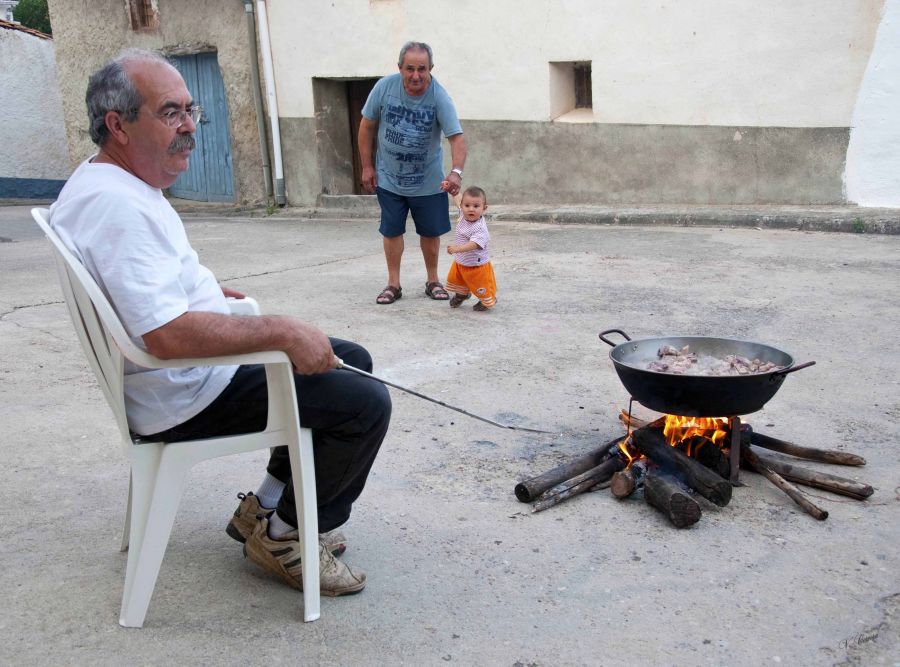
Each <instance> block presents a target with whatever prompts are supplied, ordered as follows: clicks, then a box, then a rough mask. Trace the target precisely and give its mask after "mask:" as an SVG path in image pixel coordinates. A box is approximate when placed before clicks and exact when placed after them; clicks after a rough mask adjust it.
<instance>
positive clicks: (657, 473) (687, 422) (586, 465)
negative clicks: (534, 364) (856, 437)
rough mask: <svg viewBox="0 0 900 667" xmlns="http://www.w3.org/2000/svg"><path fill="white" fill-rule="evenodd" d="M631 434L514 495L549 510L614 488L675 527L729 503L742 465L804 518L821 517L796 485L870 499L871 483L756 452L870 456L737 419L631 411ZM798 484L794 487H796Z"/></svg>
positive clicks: (857, 461) (626, 419)
mask: <svg viewBox="0 0 900 667" xmlns="http://www.w3.org/2000/svg"><path fill="white" fill-rule="evenodd" d="M619 418H620V420H621V421H622V422H623V424H624V425H625V427H626V429H627V433H626V435H625V436H623V437H619V438H616V439H614V440H612V441H610V442H608V443H606V444H604V445H603V446H602V447H600V448H599V449H597V450H594V451H592V452H589V453H588V454H586V455H584V456H582V457H578V458H577V459H575V460H573V461H570V462H569V463H566V464H564V465H562V466H558V467H557V468H554V469H553V470H550V471H548V472H546V473H544V474H543V475H539V476H538V477H534V478H531V479H529V480H525V481H524V482H520V483H519V484H518V485H516V497H517V498H518V499H519V500H520V501H522V502H532V501H534V502H535V504H534V507H533V510H532V511H535V512H538V511H541V510H543V509H546V508H548V507H552V506H553V505H556V504H558V503H560V502H562V501H564V500H566V499H568V498H571V497H572V496H575V495H578V494H580V493H584V492H585V491H593V490H597V489H602V488H610V490H611V492H612V494H613V496H615V497H616V498H618V499H620V500H624V499H627V498H630V497H632V496H634V497H639V496H643V498H644V499H645V501H646V502H647V503H648V504H650V505H651V506H653V507H655V508H656V509H658V510H659V511H660V512H662V513H663V514H664V515H665V516H666V517H667V518H668V519H669V521H670V522H671V523H672V525H674V526H676V527H679V528H684V527H687V526H691V525H693V524H694V523H696V522H697V521H699V520H700V517H701V516H702V513H703V511H702V508H703V506H704V504H706V503H712V504H714V505H717V506H719V507H725V506H726V505H728V503H729V502H730V501H731V497H732V488H733V487H734V486H743V484H740V482H739V481H738V471H739V468H745V469H747V470H751V471H753V472H757V473H760V474H761V475H763V476H764V477H766V478H767V479H768V480H769V481H770V482H772V483H773V484H774V485H775V486H776V487H778V488H779V489H781V490H782V491H784V493H785V494H787V495H788V496H789V497H790V498H791V499H792V500H793V501H794V502H796V503H797V504H798V505H799V506H800V507H801V508H802V509H803V510H804V511H805V512H806V513H807V514H809V515H810V516H813V517H815V518H817V519H820V520H824V519H825V518H827V517H828V512H826V511H825V510H823V509H822V508H820V507H818V506H817V505H815V504H814V503H813V502H812V501H810V500H809V498H807V497H806V496H805V495H804V494H803V493H802V492H801V491H800V490H799V489H797V487H796V486H794V484H793V483H798V484H803V485H806V486H811V487H815V488H818V489H824V490H826V491H830V492H832V493H836V494H840V495H844V496H848V497H851V498H855V499H856V500H865V499H866V498H868V497H869V496H870V495H872V493H873V489H872V487H871V486H868V485H866V484H862V483H860V482H857V481H855V480H851V479H847V478H844V477H838V476H836V475H832V474H830V473H824V472H818V471H814V470H810V469H808V468H803V467H800V466H797V465H796V464H794V463H792V462H790V460H788V459H785V458H775V457H772V456H770V455H767V454H763V453H759V452H758V451H757V448H763V449H768V450H772V451H776V452H779V453H781V454H787V455H790V456H793V457H797V458H801V459H806V460H809V461H820V462H827V463H835V464H839V465H852V466H860V465H864V464H865V459H863V458H862V457H860V456H856V455H855V454H850V453H847V452H841V451H836V450H822V449H815V448H810V447H803V446H800V445H796V444H794V443H790V442H786V441H784V440H779V439H777V438H773V437H770V436H766V435H764V434H761V433H756V432H754V431H753V429H752V428H751V427H750V425H749V424H742V423H741V420H740V418H739V417H730V418H726V417H690V416H678V415H665V416H663V417H660V418H659V419H657V420H655V421H652V422H646V421H644V420H641V419H639V418H637V417H635V416H633V415H632V414H631V412H630V410H629V411H627V412H626V411H625V410H622V412H621V413H620V415H619ZM792 482H793V483H792Z"/></svg>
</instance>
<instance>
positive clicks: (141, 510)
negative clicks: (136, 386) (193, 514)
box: [31, 208, 319, 628]
mask: <svg viewBox="0 0 900 667" xmlns="http://www.w3.org/2000/svg"><path fill="white" fill-rule="evenodd" d="M49 213H50V211H49V209H46V208H35V209H32V210H31V214H32V216H33V217H34V219H35V220H36V221H37V223H38V225H39V226H40V227H41V229H42V230H43V231H44V234H46V235H47V238H48V239H49V240H50V243H51V246H52V247H53V250H54V257H55V259H56V268H57V272H58V274H59V280H60V284H61V286H62V291H63V295H64V297H65V300H66V305H67V306H68V308H69V314H70V315H71V316H72V322H73V324H74V325H75V330H76V332H77V334H78V340H79V341H80V342H81V346H82V348H83V349H84V352H85V354H86V355H87V358H88V361H89V362H90V365H91V368H92V369H93V371H94V374H95V375H96V376H97V382H98V384H99V385H100V388H101V389H102V390H103V395H104V396H105V397H106V401H107V403H109V407H110V408H111V409H112V411H113V415H114V416H115V418H116V424H117V425H118V427H119V433H120V434H121V436H122V447H123V449H124V451H125V456H126V457H127V458H128V460H129V462H130V464H131V479H130V482H129V488H128V506H127V511H126V516H125V532H124V535H123V538H122V550H123V551H125V550H126V549H128V563H127V565H126V568H125V589H124V591H123V593H122V609H121V612H120V616H119V623H120V624H121V625H123V626H126V627H138V628H139V627H141V626H142V625H143V624H144V617H145V616H146V614H147V607H148V606H149V604H150V597H151V596H152V594H153V589H154V587H155V585H156V578H157V575H158V574H159V568H160V565H161V564H162V559H163V554H164V553H165V550H166V545H167V544H168V542H169V535H170V533H171V532H172V524H173V522H174V520H175V512H176V511H177V509H178V503H179V501H180V500H181V495H182V492H183V490H184V480H185V477H186V475H187V472H188V470H189V469H190V468H191V467H192V466H193V465H194V464H196V463H199V462H200V461H205V460H207V459H212V458H216V457H219V456H226V455H229V454H238V453H241V452H250V451H254V450H257V449H267V448H271V447H278V446H280V445H287V447H288V449H289V451H290V460H291V473H292V476H293V482H294V491H295V496H296V499H297V519H298V523H299V533H300V541H301V546H302V559H303V618H304V620H305V621H314V620H316V619H317V618H319V553H318V517H317V514H316V480H315V469H314V467H313V449H312V431H310V430H309V429H306V428H301V427H300V421H299V415H298V412H297V400H296V393H295V388H294V381H293V369H292V366H291V362H290V360H289V359H288V356H287V355H286V354H285V353H284V352H277V351H272V352H255V353H252V354H237V355H231V356H227V357H210V358H204V359H172V360H167V361H164V360H161V359H157V358H156V357H154V356H152V355H150V354H148V353H147V352H145V351H143V350H141V349H140V348H138V347H137V346H136V345H134V343H133V342H132V341H131V339H130V338H129V337H128V335H127V334H126V332H125V328H124V326H123V325H122V323H121V322H120V320H119V318H118V316H117V315H116V313H115V311H114V310H113V308H112V306H111V305H110V304H109V301H108V300H107V299H106V296H105V295H104V294H103V292H102V291H101V290H100V288H99V287H98V286H97V283H96V282H95V281H94V279H93V278H92V277H91V275H90V274H89V273H88V271H87V270H86V269H85V268H84V266H83V265H82V264H81V262H79V261H78V260H77V259H76V258H75V256H74V255H73V254H72V253H71V252H70V251H69V249H68V248H66V246H65V245H64V244H63V243H62V241H60V239H59V237H58V236H57V234H56V232H55V231H54V230H53V229H52V228H51V227H50V224H49V222H48V220H49ZM229 305H230V306H231V310H232V313H235V314H259V308H258V306H257V305H256V301H254V300H253V299H249V298H248V299H239V300H229ZM125 358H128V359H129V360H130V361H132V362H134V363H135V364H138V365H140V366H143V367H145V368H181V367H186V366H222V365H231V364H265V367H266V380H267V382H268V389H269V414H268V422H267V424H266V430H265V431H261V432H259V433H248V434H246V435H235V436H227V437H222V438H207V439H202V440H189V441H184V442H176V443H165V442H155V441H148V440H144V439H141V438H137V437H136V438H132V436H131V433H130V431H129V430H128V423H127V421H126V418H125V400H124V390H123V385H124V376H123V364H124V360H125ZM129 545H130V546H129Z"/></svg>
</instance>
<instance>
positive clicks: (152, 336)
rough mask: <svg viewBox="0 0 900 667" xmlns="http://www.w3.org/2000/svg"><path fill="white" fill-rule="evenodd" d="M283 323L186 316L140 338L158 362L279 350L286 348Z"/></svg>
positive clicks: (263, 318)
mask: <svg viewBox="0 0 900 667" xmlns="http://www.w3.org/2000/svg"><path fill="white" fill-rule="evenodd" d="M284 319H285V318H282V317H278V316H261V317H241V316H236V315H223V314H221V313H207V312H188V313H184V314H183V315H181V316H180V317H176V318H175V319H174V320H172V321H171V322H168V323H167V324H165V325H163V326H161V327H159V328H158V329H154V330H153V331H150V332H148V333H146V334H144V336H143V338H144V344H145V345H146V346H147V351H148V352H150V354H152V355H153V356H155V357H159V358H160V359H189V358H194V357H218V356H225V355H229V354H243V353H246V352H262V351H265V350H283V349H286V347H287V346H288V344H289V336H288V334H287V327H285V326H284V322H283V320H284Z"/></svg>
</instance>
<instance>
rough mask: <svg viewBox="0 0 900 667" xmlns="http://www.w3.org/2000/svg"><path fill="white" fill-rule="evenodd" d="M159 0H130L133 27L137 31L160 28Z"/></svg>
mask: <svg viewBox="0 0 900 667" xmlns="http://www.w3.org/2000/svg"><path fill="white" fill-rule="evenodd" d="M156 3H157V0H128V12H129V14H130V15H131V29H132V30H135V31H144V30H156V29H157V28H159V8H158V7H157V4H156Z"/></svg>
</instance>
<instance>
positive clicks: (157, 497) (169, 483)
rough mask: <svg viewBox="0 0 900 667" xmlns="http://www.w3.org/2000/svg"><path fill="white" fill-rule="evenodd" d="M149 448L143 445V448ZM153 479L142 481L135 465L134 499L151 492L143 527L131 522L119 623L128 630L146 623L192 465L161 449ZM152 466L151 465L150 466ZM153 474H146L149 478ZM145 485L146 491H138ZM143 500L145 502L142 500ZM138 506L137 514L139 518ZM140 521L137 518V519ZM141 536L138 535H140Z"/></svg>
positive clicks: (145, 509) (143, 517) (144, 514)
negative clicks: (188, 472) (186, 478)
mask: <svg viewBox="0 0 900 667" xmlns="http://www.w3.org/2000/svg"><path fill="white" fill-rule="evenodd" d="M146 446H147V445H140V446H139V447H140V448H143V447H146ZM157 458H158V461H159V463H158V466H157V467H156V470H155V474H154V475H152V477H153V478H154V479H152V480H149V479H148V480H144V481H143V482H139V480H138V477H139V474H138V472H137V468H138V465H136V461H135V463H133V468H132V469H133V471H134V481H135V496H137V495H139V494H140V493H142V492H143V495H144V496H146V495H147V492H148V491H149V495H150V498H149V502H147V503H146V506H145V507H144V508H143V509H144V511H143V516H141V517H140V518H141V519H142V522H141V523H143V525H142V526H137V528H138V531H136V530H135V527H136V526H135V523H136V522H135V521H133V523H132V531H131V548H130V550H129V553H128V565H127V571H126V576H125V580H126V584H125V591H124V592H123V594H122V610H121V613H120V616H119V624H120V625H123V626H125V627H136V628H139V627H141V626H143V624H144V617H145V616H146V614H147V608H148V607H149V605H150V598H151V596H152V595H153V589H154V587H155V586H156V578H157V576H158V575H159V568H160V565H161V564H162V559H163V555H164V554H165V552H166V546H167V545H168V543H169V535H170V534H171V532H172V524H173V523H174V521H175V513H176V511H177V510H178V503H179V501H180V500H181V495H182V492H183V490H184V480H185V476H186V475H187V471H188V468H189V467H190V463H189V462H186V461H183V460H181V458H180V457H179V456H178V455H177V453H175V452H171V451H167V450H165V449H163V448H162V446H161V455H160V456H158V457H157ZM151 465H152V464H151ZM149 476H150V475H147V477H149ZM142 486H145V487H146V488H143V489H141V488H139V487H142ZM142 500H143V499H142ZM137 507H138V506H137V503H135V514H136V515H137ZM134 519H138V516H134V517H133V520H134ZM138 532H140V533H141V534H140V535H138V534H137V533H138Z"/></svg>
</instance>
